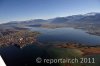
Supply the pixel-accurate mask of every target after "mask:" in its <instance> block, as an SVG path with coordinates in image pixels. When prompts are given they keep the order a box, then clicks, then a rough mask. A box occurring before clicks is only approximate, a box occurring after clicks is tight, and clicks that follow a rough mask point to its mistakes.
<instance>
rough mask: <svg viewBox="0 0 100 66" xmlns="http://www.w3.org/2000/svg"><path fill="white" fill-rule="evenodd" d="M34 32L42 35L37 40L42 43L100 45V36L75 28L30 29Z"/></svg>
mask: <svg viewBox="0 0 100 66" xmlns="http://www.w3.org/2000/svg"><path fill="white" fill-rule="evenodd" d="M30 29H31V30H32V31H39V32H40V33H41V35H39V36H38V38H37V40H38V41H39V42H42V43H47V42H60V41H61V42H78V43H82V44H90V45H94V44H100V36H96V35H91V34H88V33H86V32H85V31H83V30H81V29H74V28H54V29H50V28H40V27H30Z"/></svg>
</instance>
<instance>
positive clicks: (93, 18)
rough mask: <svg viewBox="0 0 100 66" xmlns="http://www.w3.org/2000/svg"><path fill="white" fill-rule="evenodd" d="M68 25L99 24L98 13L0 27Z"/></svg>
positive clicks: (19, 22)
mask: <svg viewBox="0 0 100 66" xmlns="http://www.w3.org/2000/svg"><path fill="white" fill-rule="evenodd" d="M68 23H73V24H75V23H93V24H99V23H100V13H96V12H91V13H87V14H82V15H81V14H80V15H72V16H67V17H57V18H52V19H47V20H44V19H34V20H26V21H11V22H8V23H5V24H1V25H0V27H6V26H7V27H13V26H16V27H24V26H30V25H40V26H41V25H46V24H68Z"/></svg>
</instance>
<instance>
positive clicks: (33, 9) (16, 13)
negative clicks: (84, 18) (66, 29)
mask: <svg viewBox="0 0 100 66" xmlns="http://www.w3.org/2000/svg"><path fill="white" fill-rule="evenodd" d="M89 12H100V0H0V23H5V22H9V21H23V20H30V19H49V18H55V17H65V16H70V15H76V14H85V13H89Z"/></svg>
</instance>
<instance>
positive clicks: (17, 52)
mask: <svg viewBox="0 0 100 66" xmlns="http://www.w3.org/2000/svg"><path fill="white" fill-rule="evenodd" d="M28 28H30V30H32V31H39V32H40V33H41V34H40V35H39V36H38V37H37V41H39V42H41V43H43V44H46V43H48V42H79V43H82V44H90V45H95V44H100V36H96V35H91V34H88V33H86V32H85V31H83V30H81V29H74V28H55V29H50V28H40V27H28ZM45 50H47V49H45V48H41V47H38V46H35V45H34V44H33V45H28V46H25V47H23V48H22V49H20V48H18V47H15V46H9V47H5V48H0V55H1V56H2V58H3V59H4V61H5V62H6V64H7V66H32V65H34V66H37V64H36V60H35V59H36V58H37V57H42V58H50V57H49V55H48V52H46V51H45ZM43 66H54V65H51V64H50V65H43ZM55 66H57V65H55Z"/></svg>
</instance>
